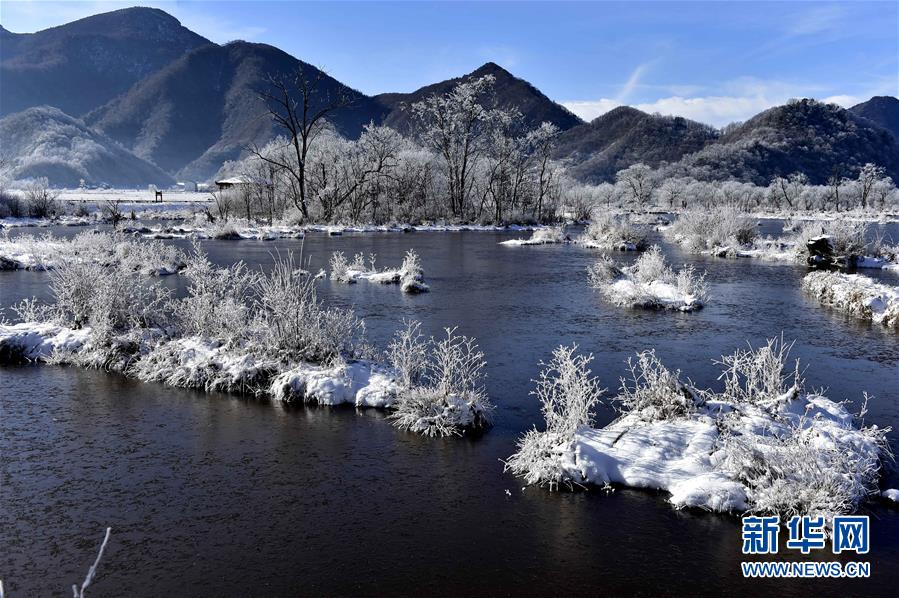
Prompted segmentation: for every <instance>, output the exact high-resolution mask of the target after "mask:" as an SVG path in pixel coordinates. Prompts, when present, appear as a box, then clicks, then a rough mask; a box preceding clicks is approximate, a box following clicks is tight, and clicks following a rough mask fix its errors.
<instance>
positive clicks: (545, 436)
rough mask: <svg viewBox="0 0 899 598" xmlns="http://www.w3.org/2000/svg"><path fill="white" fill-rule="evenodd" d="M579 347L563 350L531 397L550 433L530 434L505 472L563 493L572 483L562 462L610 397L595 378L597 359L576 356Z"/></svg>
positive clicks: (555, 355) (556, 352)
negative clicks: (565, 485)
mask: <svg viewBox="0 0 899 598" xmlns="http://www.w3.org/2000/svg"><path fill="white" fill-rule="evenodd" d="M576 351H577V345H572V346H571V347H565V346H559V347H558V348H556V349H555V350H554V351H553V358H552V360H550V362H549V363H548V364H542V365H543V366H544V367H543V370H542V371H541V372H540V377H539V378H538V379H537V380H536V383H537V388H536V390H534V391H533V392H532V393H531V394H533V395H535V396H536V397H537V399H538V400H539V401H540V411H541V413H543V419H544V421H545V422H546V429H545V430H544V431H542V432H541V431H538V430H536V429H534V430H529V431H528V432H527V433H526V434H525V435H524V436H523V437H522V438H521V439H520V440H519V442H518V451H517V452H516V453H515V454H513V455H512V456H511V457H509V459H508V461H507V462H506V466H505V469H506V470H508V471H511V472H512V473H514V474H515V475H520V476H523V477H524V478H525V481H526V482H527V483H528V484H540V485H548V486H549V487H550V489H556V488H558V486H559V484H560V483H563V482H566V483H568V484H569V485H570V484H571V482H570V478H569V477H567V476H566V475H565V473H564V467H563V464H562V459H563V458H564V455H565V451H566V450H567V449H568V448H569V447H570V446H571V444H572V443H573V442H574V438H575V435H576V434H577V432H578V431H579V430H581V429H582V428H583V427H586V426H590V425H591V424H592V423H593V409H594V407H595V406H596V405H597V403H599V400H600V398H601V397H602V394H603V393H604V392H605V391H604V390H603V389H602V388H600V386H599V380H598V379H597V378H594V377H592V376H591V375H590V374H591V372H590V367H589V366H590V362H591V361H593V355H592V354H590V355H576Z"/></svg>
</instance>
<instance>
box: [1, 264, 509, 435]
mask: <svg viewBox="0 0 899 598" xmlns="http://www.w3.org/2000/svg"><path fill="white" fill-rule="evenodd" d="M185 259H186V265H185V267H184V269H183V271H182V275H183V276H184V277H185V279H186V281H187V296H186V297H184V298H174V297H172V296H171V293H170V292H169V290H168V289H166V288H165V287H162V286H161V285H160V284H158V283H153V282H151V280H152V279H149V280H148V279H146V278H144V279H141V278H140V277H141V276H142V275H141V274H138V273H135V271H134V270H132V269H130V268H126V267H123V266H122V265H121V264H113V265H108V264H102V263H99V262H97V261H94V260H82V261H74V260H66V261H64V262H62V263H60V264H59V265H57V267H55V268H54V269H53V270H51V271H50V272H49V277H50V278H49V282H50V287H51V290H52V292H53V295H54V297H55V298H56V301H55V303H52V304H40V303H38V302H36V301H34V300H29V301H25V302H23V303H22V304H20V305H18V306H17V307H16V311H17V312H18V314H19V317H20V319H22V320H23V321H22V322H20V323H14V324H10V323H2V324H0V363H20V362H46V363H54V364H69V365H76V366H81V367H90V368H99V369H105V370H111V371H116V372H121V373H123V374H125V375H128V376H133V377H136V378H138V379H140V380H144V381H148V382H161V383H164V384H168V385H171V386H178V387H184V388H195V389H200V390H206V391H223V392H237V393H247V394H253V395H257V396H260V397H269V398H271V399H274V400H279V401H287V402H290V401H302V402H307V403H315V404H319V405H337V404H343V403H349V404H352V405H355V406H357V407H375V408H382V409H389V410H391V414H392V415H391V417H392V419H393V421H394V423H395V425H396V426H397V427H399V428H402V429H406V430H411V431H413V432H417V433H421V434H425V435H431V436H434V435H453V434H456V435H459V434H464V433H466V432H471V431H474V430H481V429H484V428H487V427H489V425H490V422H491V413H492V410H493V406H492V404H491V402H490V400H489V398H488V397H487V395H486V393H485V391H484V389H483V383H482V370H483V368H484V355H483V353H481V352H480V351H479V350H478V348H477V344H476V343H475V341H474V339H472V338H470V337H465V336H460V335H457V334H456V333H455V330H454V329H447V331H446V336H445V337H444V338H442V339H439V340H438V339H434V338H431V339H425V338H423V336H422V335H421V334H420V333H419V324H418V323H417V322H410V323H408V325H407V327H406V328H405V329H403V330H401V331H400V332H398V333H397V337H396V340H395V341H394V343H392V344H391V346H390V348H389V350H388V351H387V352H386V353H382V352H379V351H377V350H375V349H374V348H373V347H372V346H371V345H370V344H369V343H368V342H367V341H366V339H365V325H364V322H363V321H362V320H360V319H359V318H357V317H356V316H355V314H354V313H353V312H352V311H351V310H348V309H341V308H336V307H329V306H326V305H325V304H324V303H323V302H322V301H321V300H320V299H319V298H318V296H317V293H316V284H317V282H316V278H315V277H311V276H308V275H307V273H306V272H304V271H303V270H301V269H300V268H297V267H296V265H295V264H294V262H293V258H292V256H290V255H288V256H287V257H286V258H285V259H279V260H278V261H277V262H276V263H275V266H274V267H273V269H272V270H271V271H270V272H268V273H262V272H255V271H250V270H248V269H247V268H246V267H245V266H244V265H243V264H242V263H237V264H233V265H231V266H229V267H225V268H222V267H218V266H215V265H213V264H212V263H211V262H210V261H209V260H208V259H207V257H206V255H205V254H203V253H202V251H200V250H199V248H197V247H195V248H194V251H193V252H192V253H191V254H190V255H187V256H186V258H185Z"/></svg>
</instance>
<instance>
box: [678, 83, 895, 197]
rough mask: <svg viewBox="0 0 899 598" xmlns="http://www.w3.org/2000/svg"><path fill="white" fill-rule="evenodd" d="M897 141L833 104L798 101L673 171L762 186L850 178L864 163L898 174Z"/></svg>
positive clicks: (766, 113)
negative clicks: (802, 177) (787, 179)
mask: <svg viewBox="0 0 899 598" xmlns="http://www.w3.org/2000/svg"><path fill="white" fill-rule="evenodd" d="M896 144H897V142H896V140H895V139H894V138H893V137H892V136H891V135H890V134H889V133H888V132H887V131H886V130H885V129H883V128H881V127H879V126H877V125H874V124H873V123H872V122H871V121H869V120H867V119H864V118H861V117H859V116H857V115H855V114H854V113H852V112H850V111H849V110H845V109H843V108H840V107H839V106H836V105H834V104H824V103H822V102H818V101H815V100H798V101H794V102H791V103H789V104H786V105H784V106H777V107H774V108H771V109H769V110H765V111H764V112H762V113H761V114H758V115H756V116H754V117H753V118H751V119H749V120H748V121H746V122H745V123H744V124H742V125H740V126H738V127H736V128H734V129H733V130H731V131H728V132H727V133H726V134H725V135H722V136H721V138H720V139H719V140H718V141H717V142H716V143H714V144H711V145H709V146H707V147H706V148H704V149H702V150H700V151H699V152H696V153H695V154H692V155H689V156H686V157H685V158H684V159H683V160H682V161H681V162H680V163H679V164H677V165H676V166H675V167H674V168H672V172H673V173H679V174H689V175H691V176H694V177H697V178H703V179H728V178H734V179H739V180H743V181H750V182H754V183H757V184H760V185H761V184H766V183H768V182H770V180H771V179H772V178H773V177H774V176H776V175H788V174H791V173H794V172H802V173H805V174H806V175H807V176H808V177H809V179H810V180H811V181H812V182H813V183H824V182H826V181H827V178H828V177H829V176H831V174H833V173H834V172H838V173H840V175H841V176H855V174H856V173H857V172H858V169H859V168H860V167H861V166H863V165H864V164H866V163H868V162H872V163H874V164H878V165H880V166H883V167H884V168H886V170H887V173H888V174H889V175H890V176H892V177H893V178H894V179H895V178H897V176H899V150H897V145H896Z"/></svg>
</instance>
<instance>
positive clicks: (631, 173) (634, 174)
mask: <svg viewBox="0 0 899 598" xmlns="http://www.w3.org/2000/svg"><path fill="white" fill-rule="evenodd" d="M615 180H616V182H617V184H618V185H619V186H620V187H621V189H622V192H623V196H624V197H625V198H626V199H627V200H628V201H629V202H631V203H633V204H634V205H635V206H636V207H637V208H639V209H642V208H644V207H646V205H647V204H648V203H649V200H650V199H651V198H652V194H653V191H654V190H655V188H656V187H657V186H658V183H659V179H658V177H657V175H656V173H655V172H654V171H653V169H652V168H650V167H649V166H647V165H646V164H633V165H631V166H628V167H627V168H625V169H624V170H619V171H618V172H617V173H616V174H615Z"/></svg>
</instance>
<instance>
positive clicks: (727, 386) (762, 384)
mask: <svg viewBox="0 0 899 598" xmlns="http://www.w3.org/2000/svg"><path fill="white" fill-rule="evenodd" d="M792 348H793V343H785V342H784V341H783V338H779V339H778V338H772V339H769V340H768V342H767V343H766V344H765V346H763V347H759V348H758V349H753V348H752V347H749V348H747V349H737V350H736V351H734V352H733V353H731V354H730V355H724V356H723V357H721V359H720V360H719V361H716V362H715V363H716V364H718V365H720V366H723V369H724V371H723V372H722V373H721V375H720V376H719V377H718V379H719V380H723V381H724V393H723V396H724V397H725V398H726V400H727V401H728V402H731V403H737V404H748V405H762V406H763V405H764V404H765V403H766V402H767V401H772V400H774V399H778V400H782V399H783V398H784V397H787V396H788V395H796V394H798V393H799V392H800V391H801V385H802V377H801V375H800V371H799V360H798V359H797V360H796V361H795V362H794V364H793V369H792V370H787V369H786V366H787V363H788V359H789V356H790V351H791V350H792Z"/></svg>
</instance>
